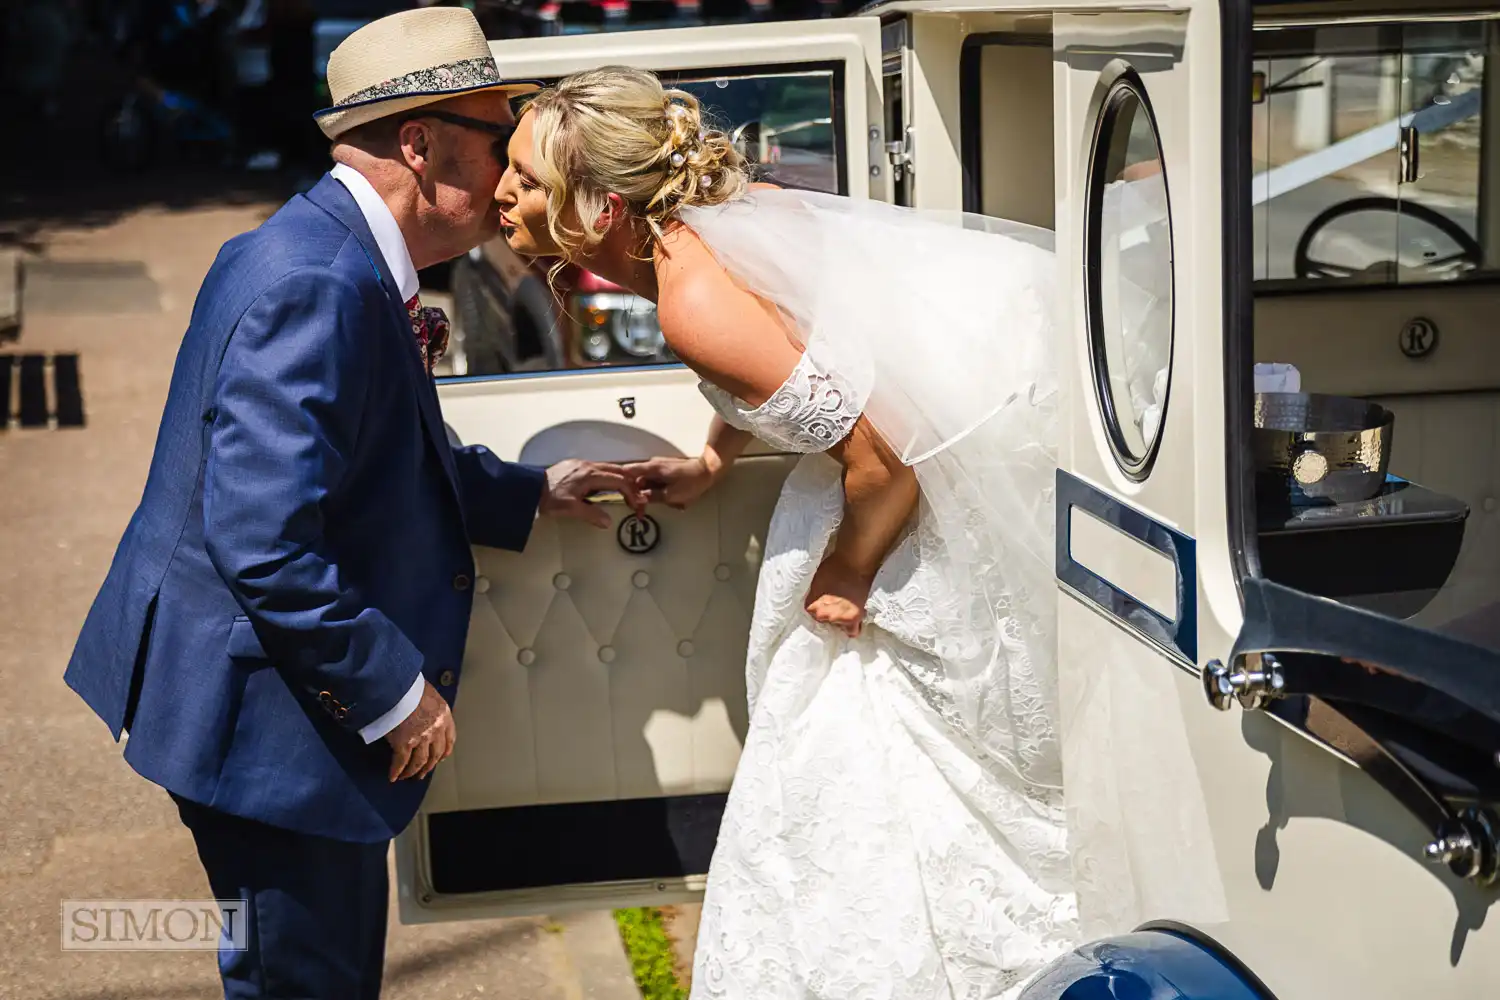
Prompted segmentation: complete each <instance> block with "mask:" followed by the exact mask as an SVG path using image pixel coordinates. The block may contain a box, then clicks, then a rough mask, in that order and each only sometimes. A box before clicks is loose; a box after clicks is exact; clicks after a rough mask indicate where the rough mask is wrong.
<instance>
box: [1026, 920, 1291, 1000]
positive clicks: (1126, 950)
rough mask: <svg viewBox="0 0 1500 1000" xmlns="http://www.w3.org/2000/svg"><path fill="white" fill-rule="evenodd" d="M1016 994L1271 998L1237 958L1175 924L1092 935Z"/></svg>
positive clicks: (1054, 998)
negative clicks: (1099, 938) (1096, 937)
mask: <svg viewBox="0 0 1500 1000" xmlns="http://www.w3.org/2000/svg"><path fill="white" fill-rule="evenodd" d="M1019 1000H1272V997H1271V994H1270V993H1269V992H1267V991H1266V989H1265V987H1264V986H1262V985H1261V984H1260V983H1259V982H1257V981H1256V980H1255V977H1254V976H1252V975H1250V974H1249V973H1248V972H1246V971H1245V970H1243V969H1241V968H1240V967H1239V966H1238V965H1237V964H1236V963H1234V962H1233V961H1231V960H1228V959H1225V958H1223V957H1221V956H1220V955H1218V954H1217V953H1215V952H1214V951H1212V950H1211V949H1210V948H1208V947H1206V946H1205V945H1203V944H1200V943H1199V942H1197V941H1194V940H1193V939H1192V938H1190V937H1188V936H1186V935H1185V934H1182V933H1179V932H1177V931H1174V930H1165V929H1159V930H1143V931H1136V932H1135V933H1134V934H1122V935H1120V936H1119V937H1112V938H1105V939H1104V940H1102V941H1093V942H1090V943H1089V944H1086V945H1081V946H1080V947H1078V948H1075V949H1073V950H1072V951H1071V952H1069V953H1068V954H1066V955H1064V956H1062V957H1061V958H1058V959H1056V960H1055V961H1053V962H1052V964H1051V965H1049V966H1047V967H1046V968H1045V969H1043V970H1042V971H1041V972H1040V973H1039V974H1038V975H1037V977H1036V978H1035V979H1033V980H1032V981H1031V983H1030V984H1029V985H1028V986H1027V987H1026V989H1025V990H1023V991H1022V992H1021V996H1020V998H1019Z"/></svg>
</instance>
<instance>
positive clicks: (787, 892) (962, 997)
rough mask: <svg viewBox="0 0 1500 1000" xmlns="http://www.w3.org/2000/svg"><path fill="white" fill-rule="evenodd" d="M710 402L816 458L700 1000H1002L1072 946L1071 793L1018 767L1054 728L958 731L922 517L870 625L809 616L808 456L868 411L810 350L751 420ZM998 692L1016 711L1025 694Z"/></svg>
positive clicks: (766, 665) (717, 871)
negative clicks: (1067, 813) (991, 735)
mask: <svg viewBox="0 0 1500 1000" xmlns="http://www.w3.org/2000/svg"><path fill="white" fill-rule="evenodd" d="M702 389H703V392H704V395H705V396H706V397H707V398H708V399H709V401H710V402H711V403H712V404H713V406H714V408H715V409H716V410H717V412H719V413H720V415H722V416H723V418H724V419H725V420H726V421H728V422H729V423H731V424H732V425H734V426H736V427H740V428H742V429H744V430H747V431H750V432H751V433H753V434H755V435H757V436H758V437H759V438H761V439H762V440H764V441H766V442H767V443H769V444H771V445H772V446H773V447H777V448H781V449H784V450H787V451H795V452H804V453H809V454H807V457H805V458H804V459H803V460H802V461H801V462H800V463H798V465H797V467H796V468H795V469H794V470H793V472H792V473H791V475H790V476H789V477H788V478H787V481H786V485H785V486H784V488H783V491H782V494H781V497H780V500H779V502H778V504H777V506H776V510H775V513H774V515H773V517H772V521H771V526H770V529H769V531H768V534H767V539H766V544H765V556H764V559H763V562H762V567H761V574H760V580H759V585H758V588H757V591H756V599H755V612H754V616H753V624H752V626H751V634H750V642H749V653H748V661H747V668H746V669H747V689H748V691H749V696H750V712H751V715H750V729H749V733H748V736H747V738H746V743H745V748H744V751H743V755H742V757H741V761H740V766H739V771H738V773H737V775H736V778H735V782H734V788H733V790H732V791H731V793H730V798H729V805H728V808H727V810H726V812H725V815H724V821H723V826H722V828H721V832H720V837H719V843H718V847H717V849H716V851H715V854H714V858H713V864H712V867H711V870H710V873H709V884H708V891H707V896H706V899H705V902H704V908H703V916H702V924H701V927H700V932H699V938H698V946H697V953H696V959H695V969H694V977H693V991H692V995H693V998H694V1000H995V998H1002V997H1003V998H1011V997H1014V996H1015V995H1016V994H1017V993H1019V991H1020V990H1021V988H1022V987H1023V986H1024V984H1025V982H1026V980H1027V979H1028V978H1029V977H1030V976H1032V975H1033V974H1034V973H1036V972H1037V971H1039V970H1040V969H1041V968H1042V967H1043V966H1044V965H1045V964H1046V963H1048V962H1049V961H1051V960H1052V959H1053V958H1056V957H1057V956H1059V955H1060V954H1062V953H1064V952H1065V951H1066V950H1068V949H1069V948H1070V947H1072V946H1073V945H1074V944H1075V943H1076V935H1077V914H1076V906H1075V901H1074V896H1073V893H1072V891H1071V888H1070V887H1071V881H1072V877H1071V871H1070V863H1069V857H1068V852H1067V843H1066V833H1065V823H1064V808H1063V801H1062V794H1061V792H1060V791H1058V790H1056V789H1054V788H1049V787H1047V786H1046V785H1045V784H1043V783H1039V782H1037V781H1035V780H1030V779H1029V778H1028V777H1026V776H1025V775H1026V771H1027V770H1028V768H1027V767H1026V766H1024V765H1018V764H1017V763H1016V761H1017V760H1025V759H1027V758H1028V757H1032V758H1035V757H1046V758H1049V759H1050V758H1051V757H1052V756H1055V752H1056V747H1055V740H1053V739H1052V738H1051V733H1050V729H1045V727H1044V729H1045V731H1044V732H1041V733H1038V732H1037V731H1036V730H1035V728H1034V727H1032V726H1030V725H1028V723H1027V720H1026V715H1027V712H1028V711H1034V713H1035V714H1038V715H1041V716H1044V717H1045V716H1046V712H1044V711H1041V710H1040V708H1038V707H1037V706H1035V705H1028V704H1027V703H1026V700H1025V699H1024V698H1022V699H1019V700H1016V699H1012V698H1010V697H1008V696H1007V697H1004V698H1000V699H998V700H997V704H998V703H999V702H1004V706H1005V708H1004V711H1003V712H1001V711H997V712H996V713H995V718H993V719H989V720H986V722H985V723H984V724H985V725H986V726H988V727H991V729H993V728H994V727H1000V726H1003V728H1004V733H1005V738H1004V740H1001V741H999V742H1000V743H1001V744H1002V745H1005V746H1009V747H1010V748H1011V749H1012V750H1014V752H1015V757H1014V759H1010V755H1003V757H1002V756H998V755H997V754H996V752H995V749H994V745H993V743H994V742H995V741H992V740H988V739H975V738H973V737H971V735H969V734H970V733H972V732H973V731H974V730H973V729H972V727H966V726H964V725H962V724H961V721H960V719H959V717H958V715H959V713H958V712H957V710H956V707H955V699H954V696H953V695H954V693H953V691H952V690H951V683H952V682H951V681H950V680H949V679H948V678H947V676H946V675H945V672H944V670H943V667H942V664H941V663H940V661H939V659H938V657H937V654H936V650H937V648H938V646H939V645H940V642H941V639H940V632H941V623H940V620H939V617H938V616H936V615H935V613H934V606H933V602H934V599H940V598H938V597H937V595H944V594H947V593H950V592H951V589H952V588H950V587H946V586H944V585H943V577H944V575H945V573H946V572H951V571H952V568H953V567H952V566H950V565H949V564H947V563H946V562H945V561H944V558H943V551H944V549H943V547H942V546H941V545H940V544H938V539H937V538H935V537H934V535H933V534H932V532H933V525H932V524H931V523H929V520H928V519H929V518H930V516H931V512H930V510H929V509H928V507H927V506H926V505H925V504H924V505H923V507H922V509H921V510H920V512H919V515H918V517H917V519H916V524H915V525H914V527H913V528H912V529H911V530H910V531H909V532H908V534H907V535H906V537H904V538H903V539H902V540H901V542H900V543H899V544H898V545H897V547H896V548H895V550H894V551H893V552H892V553H891V555H890V556H889V557H888V558H887V560H886V562H885V564H884V566H883V567H882V568H881V570H880V572H879V574H878V575H877V577H876V580H875V586H874V588H873V591H872V594H871V598H870V601H869V604H868V608H867V612H868V623H869V625H870V626H872V627H867V628H866V629H865V630H864V631H863V632H862V634H861V636H860V637H859V638H858V639H854V640H850V639H847V638H846V637H844V636H842V635H840V634H837V633H834V632H832V631H831V630H828V629H826V628H823V627H821V626H818V625H817V624H816V623H814V622H813V621H812V619H811V618H809V617H808V616H807V614H806V613H805V612H804V611H803V602H804V597H805V594H806V591H807V587H808V584H809V583H810V582H811V578H812V575H813V572H814V570H815V569H816V568H817V566H818V564H819V562H820V561H821V559H822V557H823V553H824V551H825V549H826V548H827V546H828V543H829V541H830V539H831V538H832V536H833V534H834V532H835V530H836V529H837V527H838V524H839V520H840V517H841V515H842V512H843V493H842V486H841V480H842V476H841V467H840V466H839V464H838V463H836V462H835V461H833V460H832V459H831V458H829V457H828V456H826V455H823V454H817V453H818V452H822V451H824V450H826V449H827V448H828V447H829V446H831V445H832V444H834V443H835V442H837V441H839V440H841V439H842V438H843V437H844V436H845V435H847V434H848V433H849V430H850V429H851V428H852V427H853V425H854V422H855V421H856V420H857V419H858V418H859V415H860V413H859V409H858V407H857V405H856V404H855V402H854V400H853V398H852V396H851V394H850V393H848V392H847V391H845V387H844V386H843V385H841V381H840V379H839V377H838V375H837V374H836V373H833V372H828V371H823V370H822V369H821V368H820V367H819V365H818V364H817V362H816V361H815V359H814V357H813V355H812V354H811V353H807V354H804V355H803V358H802V361H801V362H800V363H799V364H798V366H797V368H796V370H794V371H793V373H792V375H791V376H790V377H789V378H788V379H787V381H786V383H785V384H784V385H782V386H781V388H780V389H778V390H777V392H776V393H775V394H774V395H773V396H772V397H771V398H770V399H769V400H768V401H767V402H766V403H765V404H764V405H762V406H760V407H756V408H752V407H749V406H748V405H746V404H745V403H744V402H742V401H741V400H738V399H735V398H734V397H733V396H731V395H729V394H727V393H725V392H723V391H722V390H720V389H718V388H716V387H714V386H711V385H707V384H705V385H703V386H702ZM1022 602H1023V603H1024V599H1023V601H1022ZM996 641H997V642H999V643H1001V644H1005V643H1007V642H1009V639H1007V637H1004V636H997V637H996ZM1007 662H1010V663H1012V665H1014V666H1022V665H1024V662H1025V661H1024V657H1012V658H1010V659H1009V660H1008V661H1007ZM1024 673H1025V672H1023V674H1024ZM991 679H993V680H996V681H997V682H1002V683H1004V682H1006V679H1005V678H991ZM1009 683H1011V684H1012V685H1013V686H1015V687H1017V689H1018V690H1017V694H1021V693H1022V692H1021V691H1020V690H1019V689H1020V688H1024V687H1025V685H1026V683H1028V682H1027V681H1026V680H1025V677H1024V676H1022V677H1021V679H1019V680H1018V679H1017V678H1010V681H1009ZM1002 716H1003V717H1004V718H1003V719H1002V718H1001V717H1002ZM1041 770H1042V771H1047V770H1049V769H1048V768H1047V767H1043V768H1041Z"/></svg>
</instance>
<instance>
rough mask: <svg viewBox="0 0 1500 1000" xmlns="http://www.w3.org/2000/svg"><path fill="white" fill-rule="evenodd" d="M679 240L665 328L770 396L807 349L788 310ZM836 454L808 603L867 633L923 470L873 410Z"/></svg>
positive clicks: (709, 363) (751, 395) (713, 370)
mask: <svg viewBox="0 0 1500 1000" xmlns="http://www.w3.org/2000/svg"><path fill="white" fill-rule="evenodd" d="M673 244H674V246H673V247H672V252H671V258H670V259H669V262H668V263H667V264H665V265H664V266H663V267H662V271H661V279H662V281H661V285H662V288H661V292H662V294H661V297H660V301H659V302H658V306H657V309H658V318H659V319H660V321H661V326H662V333H663V335H664V336H665V337H666V338H667V342H668V344H669V345H670V346H671V348H672V350H673V352H674V353H676V355H677V356H678V357H679V358H681V359H682V361H683V363H685V364H686V365H687V366H688V367H690V368H692V369H693V370H694V371H696V372H698V373H699V374H700V375H702V376H703V377H704V378H706V379H708V380H709V381H710V382H712V383H714V384H715V385H717V386H719V387H720V388H722V389H725V390H726V391H728V392H731V393H733V394H734V395H736V396H738V397H739V398H740V399H743V400H744V401H745V402H747V403H749V404H751V405H752V406H759V405H761V404H762V403H764V402H765V401H766V400H767V399H769V398H770V397H771V395H772V394H773V393H775V392H776V390H777V389H779V388H780V387H781V385H782V384H783V383H784V382H785V381H786V380H787V377H788V376H789V375H791V373H792V370H793V369H794V368H795V367H796V366H797V362H798V361H799V360H800V359H801V353H800V351H799V350H798V349H797V348H796V347H795V346H794V345H793V344H792V343H791V341H790V340H789V339H788V338H787V333H786V329H785V327H784V326H783V325H782V322H781V320H780V318H779V317H777V316H776V315H775V313H774V312H773V311H772V310H771V309H770V308H769V307H768V306H766V305H765V304H764V303H763V302H761V300H759V299H757V298H756V297H755V296H753V295H751V294H750V293H749V292H747V291H745V290H744V289H742V288H740V287H739V286H737V285H736V284H735V283H734V282H733V281H732V280H730V278H729V276H728V275H727V274H725V273H724V271H723V270H722V269H721V268H720V267H719V266H718V265H717V263H716V262H715V261H714V260H713V259H712V257H711V255H709V253H708V251H707V249H706V248H704V247H703V245H702V244H701V243H699V242H698V241H697V239H696V238H691V237H689V238H686V239H683V238H679V239H677V240H674V241H673ZM720 423H722V422H721V421H718V420H717V419H716V422H715V428H716V430H717V428H718V426H719V424H720ZM711 443H712V436H711ZM743 446H744V442H743V440H741V441H740V442H739V443H738V447H737V448H736V449H735V454H738V450H739V448H743ZM829 454H830V455H831V456H832V457H834V458H836V459H838V460H839V461H840V462H841V463H842V464H843V466H844V518H843V521H842V523H841V524H840V527H839V530H838V534H837V535H836V536H835V538H834V541H833V545H832V547H831V549H830V552H829V554H828V555H827V557H826V558H825V559H824V562H823V564H822V566H820V567H819V569H818V572H817V574H816V575H815V576H814V578H813V584H812V587H811V588H810V589H809V591H808V612H809V613H810V614H812V615H813V617H814V618H817V619H818V620H819V621H825V622H828V623H830V624H834V625H837V626H839V627H841V628H843V629H844V630H845V631H846V632H848V633H849V634H851V635H857V634H858V632H859V624H860V620H861V618H862V617H863V613H864V603H865V599H866V598H867V597H868V596H869V591H870V585H871V583H872V581H873V580H874V578H875V572H876V571H877V570H878V569H879V568H880V564H881V563H882V562H883V561H884V560H885V557H886V556H887V555H888V554H889V553H890V551H891V549H892V547H893V546H894V545H895V543H896V541H897V539H898V538H899V537H900V535H901V532H902V530H903V529H904V527H905V525H906V523H907V521H908V520H909V519H910V518H911V515H912V512H913V511H914V510H915V509H916V504H917V494H918V490H917V481H916V474H915V473H914V472H913V471H912V470H911V469H910V468H909V467H908V466H906V465H904V464H903V463H902V462H901V460H900V459H899V457H897V456H896V454H895V453H894V452H893V451H892V450H891V449H890V447H889V446H888V445H887V444H886V442H885V441H884V439H882V438H881V436H880V435H879V434H878V433H877V432H876V431H875V429H874V428H873V427H872V426H871V425H870V423H869V421H868V420H866V419H865V418H864V417H861V418H860V419H859V420H858V421H857V422H856V423H855V425H854V429H853V430H852V431H851V432H850V434H849V435H848V437H846V438H844V440H842V441H840V442H839V443H838V444H836V445H835V446H834V447H833V448H831V449H829Z"/></svg>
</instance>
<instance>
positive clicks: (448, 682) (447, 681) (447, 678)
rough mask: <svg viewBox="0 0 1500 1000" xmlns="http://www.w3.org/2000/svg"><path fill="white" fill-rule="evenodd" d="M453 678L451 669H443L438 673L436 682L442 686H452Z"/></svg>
mask: <svg viewBox="0 0 1500 1000" xmlns="http://www.w3.org/2000/svg"><path fill="white" fill-rule="evenodd" d="M454 679H455V678H454V676H453V671H451V670H444V671H443V672H442V673H440V674H438V683H439V684H441V685H442V686H443V687H452V686H453V681H454Z"/></svg>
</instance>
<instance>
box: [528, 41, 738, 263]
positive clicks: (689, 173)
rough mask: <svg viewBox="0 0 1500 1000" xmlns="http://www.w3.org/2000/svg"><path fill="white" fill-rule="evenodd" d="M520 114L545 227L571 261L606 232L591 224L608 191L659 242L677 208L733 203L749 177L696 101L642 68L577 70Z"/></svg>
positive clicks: (601, 210)
mask: <svg viewBox="0 0 1500 1000" xmlns="http://www.w3.org/2000/svg"><path fill="white" fill-rule="evenodd" d="M522 115H523V116H524V115H533V116H535V122H534V123H533V126H532V127H533V129H534V130H535V137H536V138H535V148H534V150H533V157H534V161H533V171H534V172H535V174H536V177H537V180H538V181H540V182H541V184H542V186H543V188H545V189H546V192H547V228H548V230H549V231H550V232H551V234H552V238H553V240H555V241H556V242H557V245H558V246H560V247H562V248H563V250H564V252H566V253H567V254H568V255H569V256H570V257H573V258H578V257H583V256H586V255H587V254H588V252H589V251H590V250H591V249H592V248H593V247H595V246H597V245H598V244H599V242H600V241H602V240H603V239H604V236H605V231H604V230H603V229H601V228H599V227H598V221H599V218H600V216H601V215H602V214H603V213H604V211H605V209H607V208H608V207H609V196H610V195H611V194H617V195H619V196H620V198H621V199H623V200H624V202H625V204H626V206H628V208H629V210H630V211H631V212H632V213H633V214H634V215H635V216H636V217H638V218H639V219H641V220H642V221H644V222H645V223H646V225H647V227H648V228H649V231H650V234H651V235H652V236H653V237H655V238H656V239H661V238H662V236H663V235H664V233H665V229H666V226H667V225H668V223H670V222H671V221H672V220H673V219H674V218H675V217H676V215H677V212H678V210H679V209H681V208H683V207H684V206H689V205H698V206H711V205H719V204H723V203H724V202H728V201H733V200H734V199H736V198H738V197H739V196H740V195H742V194H743V193H744V192H745V188H746V186H747V185H748V183H749V173H748V170H747V167H746V163H745V160H744V158H743V157H742V156H741V155H740V154H739V152H738V151H737V150H736V149H735V148H734V145H733V143H731V142H730V140H729V137H728V136H727V135H725V134H724V133H723V132H722V131H719V130H716V129H712V128H709V127H708V126H707V125H706V124H705V123H704V120H703V109H702V107H701V105H700V104H699V103H698V99H697V98H696V97H694V96H693V95H692V94H689V93H687V92H685V91H681V90H669V89H667V88H665V87H663V86H662V83H661V81H660V80H658V79H657V78H656V76H655V75H653V74H651V73H648V72H646V71H644V70H639V69H633V68H631V67H628V66H606V67H604V68H602V69H596V70H590V71H588V72H584V73H578V74H576V75H574V76H570V77H568V78H566V79H564V80H563V81H562V82H561V83H559V84H558V85H557V86H556V87H552V88H549V89H547V90H543V91H541V92H540V93H538V94H537V95H536V97H535V98H533V99H532V100H531V102H530V103H529V104H527V106H526V109H525V110H524V111H523V112H522ZM570 209H571V211H569V210H570Z"/></svg>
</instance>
